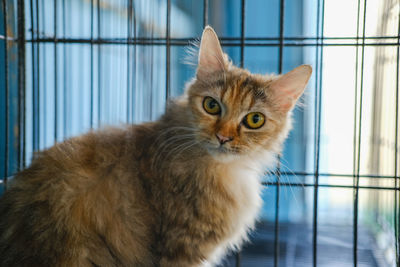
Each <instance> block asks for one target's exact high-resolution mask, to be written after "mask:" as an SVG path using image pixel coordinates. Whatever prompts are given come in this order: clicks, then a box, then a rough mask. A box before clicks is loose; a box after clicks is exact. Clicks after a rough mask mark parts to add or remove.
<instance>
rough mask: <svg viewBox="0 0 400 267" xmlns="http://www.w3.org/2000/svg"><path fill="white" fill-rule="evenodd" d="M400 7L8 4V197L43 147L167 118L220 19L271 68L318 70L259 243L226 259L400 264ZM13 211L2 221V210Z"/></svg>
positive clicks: (1, 90) (1, 123) (229, 34)
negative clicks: (201, 42) (203, 37)
mask: <svg viewBox="0 0 400 267" xmlns="http://www.w3.org/2000/svg"><path fill="white" fill-rule="evenodd" d="M399 6H400V2H399V1H395V0H385V1H380V0H363V1H361V0H351V1H349V0H268V1H263V0H232V1H228V0H218V1H217V0H202V1H194V0H186V1H185V0H2V1H1V8H0V11H1V12H0V103H1V104H0V161H1V164H0V192H1V191H4V190H6V188H7V181H8V180H9V179H12V176H13V174H14V173H15V172H17V171H18V170H20V169H22V168H24V166H27V165H28V164H29V162H30V159H31V157H32V153H33V152H34V151H37V150H40V149H44V148H46V147H49V146H51V145H52V144H54V143H55V142H59V141H62V140H64V139H65V138H68V137H71V136H75V135H78V134H80V133H83V132H85V131H88V130H89V129H93V128H99V127H102V126H103V125H107V124H119V123H140V122H143V121H149V120H154V119H156V118H157V117H158V116H160V114H162V113H163V111H164V109H165V106H166V101H167V100H168V99H170V98H172V97H174V96H177V95H179V94H181V93H182V90H183V88H184V84H185V82H187V81H188V79H190V78H191V77H192V76H193V75H194V72H195V70H194V69H193V68H192V67H190V66H188V65H186V64H185V63H184V57H185V54H186V47H187V46H188V45H189V44H190V43H191V42H193V41H195V40H196V38H198V37H199V36H200V34H201V31H202V29H203V27H204V26H205V25H208V24H210V25H211V26H213V27H214V28H215V29H216V31H217V33H218V34H219V36H220V40H221V44H222V46H223V48H224V50H225V51H226V52H227V53H228V55H229V56H230V58H231V59H232V60H233V62H234V63H235V64H237V65H239V66H241V67H245V68H247V69H249V70H250V71H253V72H257V73H267V72H268V73H269V72H274V73H283V72H286V71H288V70H290V69H292V68H293V67H295V66H297V65H300V64H302V63H307V64H310V65H312V66H313V69H314V72H313V76H312V78H311V81H310V83H309V86H308V89H307V93H306V95H305V97H304V99H303V105H301V106H300V107H298V108H297V109H296V110H295V113H294V118H295V125H294V129H293V131H292V133H291V135H290V137H289V139H288V140H287V141H286V145H285V151H284V153H283V155H282V157H281V158H280V162H279V164H278V166H277V167H276V170H275V171H274V172H273V173H272V174H271V175H269V176H266V177H264V180H263V184H264V185H265V187H264V191H263V199H264V207H263V210H262V214H261V218H260V222H259V223H258V227H257V229H256V231H255V232H254V233H253V234H252V236H251V242H250V243H248V244H246V245H245V246H244V247H243V249H242V251H241V252H239V253H237V254H235V255H231V256H230V257H229V258H228V259H226V261H225V262H224V263H223V265H224V266H352V265H353V266H399V264H400V263H399V223H400V222H399V218H400V217H399V195H398V193H399V186H400V185H399V169H398V166H399V152H398V150H399V144H398V142H399V134H398V124H399V114H398V113H399V108H398V104H399V48H400V32H399V31H400V16H399V12H400V8H399ZM0 216H1V215H0Z"/></svg>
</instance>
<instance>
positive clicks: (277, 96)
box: [270, 65, 312, 112]
mask: <svg viewBox="0 0 400 267" xmlns="http://www.w3.org/2000/svg"><path fill="white" fill-rule="evenodd" d="M311 73H312V68H311V66H310V65H301V66H299V67H297V68H295V69H293V70H291V71H290V72H288V73H286V74H284V75H282V76H280V77H279V78H277V79H276V80H274V81H273V82H272V83H271V84H270V90H272V92H273V95H274V100H275V101H276V103H277V104H278V106H279V109H280V110H282V111H284V112H287V111H289V110H291V109H292V108H293V107H294V106H295V104H296V101H297V99H299V97H300V96H301V95H302V94H303V91H304V89H305V87H306V85H307V83H308V80H309V79H310V77H311Z"/></svg>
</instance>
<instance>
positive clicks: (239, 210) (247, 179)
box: [220, 164, 262, 246]
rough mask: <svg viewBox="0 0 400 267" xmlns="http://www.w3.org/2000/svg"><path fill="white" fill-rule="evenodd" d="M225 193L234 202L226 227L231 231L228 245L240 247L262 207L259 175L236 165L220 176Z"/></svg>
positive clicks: (255, 171) (257, 172)
mask: <svg viewBox="0 0 400 267" xmlns="http://www.w3.org/2000/svg"><path fill="white" fill-rule="evenodd" d="M220 178H221V179H223V182H224V187H225V189H226V191H227V193H228V194H229V195H230V196H231V197H232V199H233V200H234V204H232V205H231V207H230V208H231V209H232V212H231V214H230V217H231V218H230V221H229V224H230V225H228V226H229V227H230V228H231V229H232V231H231V233H230V235H229V236H227V241H228V242H229V243H230V245H234V246H240V244H241V242H242V241H243V239H246V237H247V235H246V234H247V232H248V231H249V229H252V228H253V227H254V223H255V220H256V218H257V215H258V212H259V210H260V207H261V205H262V199H261V187H262V185H261V182H260V173H259V171H257V170H255V169H250V168H248V167H246V166H244V165H241V164H238V165H237V166H232V167H230V168H228V169H226V170H225V172H224V173H222V174H221V177H220Z"/></svg>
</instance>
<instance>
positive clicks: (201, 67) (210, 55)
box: [196, 26, 225, 78]
mask: <svg viewBox="0 0 400 267" xmlns="http://www.w3.org/2000/svg"><path fill="white" fill-rule="evenodd" d="M224 70H225V60H224V54H223V52H222V49H221V45H220V43H219V41H218V36H217V34H216V33H215V31H214V30H213V28H211V27H210V26H206V28H205V29H204V31H203V35H202V36H201V43H200V50H199V63H198V66H197V72H196V76H197V77H198V78H205V77H207V76H208V75H209V74H212V73H215V72H220V71H224Z"/></svg>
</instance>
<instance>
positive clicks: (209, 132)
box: [186, 27, 312, 160]
mask: <svg viewBox="0 0 400 267" xmlns="http://www.w3.org/2000/svg"><path fill="white" fill-rule="evenodd" d="M311 72H312V69H311V67H310V66H308V65H302V66H300V67H297V68H295V69H294V70H292V71H290V72H289V73H286V74H284V75H280V76H273V75H259V74H251V73H250V72H248V71H247V70H245V69H242V68H238V67H235V66H233V65H232V64H231V62H229V60H228V58H227V56H226V55H225V54H224V53H223V52H222V49H221V46H220V43H219V41H218V37H217V35H216V34H215V32H214V30H213V29H212V28H211V27H206V28H205V30H204V32H203V35H202V39H201V43H200V50H199V60H198V66H197V73H196V78H195V79H194V81H193V82H192V83H191V84H190V85H189V87H188V89H187V92H186V95H187V99H188V101H189V108H190V109H191V113H192V115H193V116H192V117H193V123H192V127H194V128H195V130H196V133H197V134H196V139H197V141H198V142H199V143H200V144H201V145H203V146H204V147H205V148H206V150H207V151H208V152H209V153H210V154H211V155H214V156H216V158H219V159H222V160H224V159H226V158H232V157H231V156H232V155H233V156H235V157H236V156H241V155H248V154H250V153H252V152H255V151H260V150H272V151H274V152H279V150H280V146H281V144H282V142H283V141H284V139H285V138H286V136H287V133H288V131H289V129H290V126H291V122H290V113H291V111H292V109H293V108H294V106H295V104H296V101H297V100H298V99H299V97H300V96H301V95H302V93H303V91H304V88H305V86H306V84H307V82H308V80H309V78H310V76H311ZM277 150H278V151H277Z"/></svg>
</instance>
